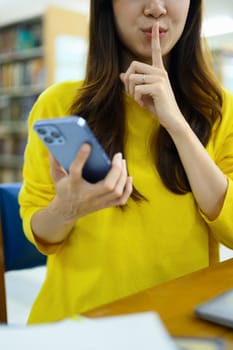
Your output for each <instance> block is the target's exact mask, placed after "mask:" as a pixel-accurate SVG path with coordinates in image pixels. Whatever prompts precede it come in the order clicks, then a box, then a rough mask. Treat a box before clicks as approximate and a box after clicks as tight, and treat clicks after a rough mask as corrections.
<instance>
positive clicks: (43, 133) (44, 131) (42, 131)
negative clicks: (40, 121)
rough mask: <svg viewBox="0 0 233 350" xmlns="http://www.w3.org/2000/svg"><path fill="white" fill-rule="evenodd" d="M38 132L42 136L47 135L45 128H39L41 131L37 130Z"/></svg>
mask: <svg viewBox="0 0 233 350" xmlns="http://www.w3.org/2000/svg"><path fill="white" fill-rule="evenodd" d="M37 132H38V133H39V134H40V135H45V134H46V132H47V131H46V129H44V128H39V129H37Z"/></svg>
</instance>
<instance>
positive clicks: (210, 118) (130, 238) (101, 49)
mask: <svg viewBox="0 0 233 350" xmlns="http://www.w3.org/2000/svg"><path fill="white" fill-rule="evenodd" d="M201 19H202V1H201V0H190V1H189V0H177V1H173V0H112V1H109V0H91V8H90V42H89V44H90V47H89V56H88V61H87V70H86V78H85V80H84V81H83V82H77V81H69V82H64V83H60V84H57V85H54V86H51V87H50V88H49V89H47V90H46V91H45V92H44V93H43V94H42V95H41V96H40V98H39V99H38V101H37V102H36V104H35V105H34V107H33V109H32V111H31V114H30V118H29V138H28V144H27V147H26V151H25V164H24V170H23V174H24V184H23V187H22V190H21V193H20V205H21V215H22V218H23V224H24V230H25V234H26V236H27V237H28V239H29V240H30V241H31V242H33V243H34V244H35V245H36V247H37V248H38V249H39V250H40V251H41V252H43V253H44V254H46V255H48V266H47V275H46V279H45V282H44V284H43V286H42V289H41V291H40V293H39V295H38V297H37V299H36V301H35V304H34V305H33V308H32V311H31V314H30V317H29V323H38V322H49V321H56V320H60V319H62V318H65V317H69V316H72V315H74V314H76V313H82V312H85V311H87V310H90V309H93V308H95V307H97V306H100V305H102V304H105V303H109V302H112V301H113V300H116V299H118V298H122V297H125V296H127V295H130V294H133V293H136V292H138V291H140V290H143V289H146V288H149V287H152V286H154V285H157V284H160V283H163V282H165V281H168V280H171V279H174V278H177V277H179V276H182V275H185V274H188V273H190V272H192V271H195V270H198V269H201V268H203V267H206V266H208V265H209V264H212V263H214V262H216V261H217V259H218V243H217V241H218V242H221V243H223V244H225V245H227V246H229V247H233V220H232V217H233V181H232V179H233V118H232V117H233V97H232V95H231V94H230V93H229V92H227V91H225V90H224V89H222V88H221V87H220V85H219V84H218V82H217V81H216V79H215V78H214V75H213V73H212V72H211V70H210V69H209V62H207V61H206V59H205V57H206V52H205V51H204V50H203V45H202V40H201V37H200V33H201ZM69 114H76V115H81V116H82V117H84V118H86V120H87V121H88V124H89V126H90V127H91V129H92V130H93V132H94V133H95V135H96V136H97V138H98V139H99V141H100V143H101V144H102V145H103V147H104V148H105V150H106V152H107V153H108V155H109V157H111V159H112V167H111V169H110V171H109V173H108V174H107V176H106V177H105V179H104V180H102V181H99V182H98V183H96V184H90V183H88V182H87V181H85V180H84V179H83V178H82V168H83V166H84V164H85V162H86V160H87V158H88V156H89V154H90V146H88V145H87V144H85V145H83V147H82V148H81V149H80V151H79V152H78V154H77V156H76V159H75V160H74V162H73V163H72V165H71V167H70V171H69V174H68V173H66V172H65V171H64V169H62V168H61V166H60V165H59V164H58V163H57V162H56V161H55V159H54V158H53V157H51V156H49V154H48V151H47V150H46V148H45V146H43V144H42V142H41V141H40V140H39V138H38V137H37V135H36V134H35V132H34V131H33V130H32V126H33V124H34V122H35V121H36V120H37V119H43V118H53V117H56V118H57V117H61V118H62V117H66V116H68V115H69Z"/></svg>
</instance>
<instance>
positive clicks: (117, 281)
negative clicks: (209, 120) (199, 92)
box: [19, 81, 233, 323]
mask: <svg viewBox="0 0 233 350" xmlns="http://www.w3.org/2000/svg"><path fill="white" fill-rule="evenodd" d="M78 86H79V83H78V82H76V81H71V82H64V83H60V84H57V85H54V86H52V87H50V88H49V89H47V91H45V92H44V93H43V94H42V95H41V96H40V98H39V99H38V101H37V103H36V104H35V106H34V107H33V109H32V111H31V114H30V118H29V139H28V144H27V147H26V152H25V165H24V186H23V188H22V190H21V193H20V197H19V200H20V205H21V216H22V218H23V224H24V230H25V234H26V236H27V237H28V239H29V240H30V241H31V242H33V243H34V244H35V245H37V247H38V249H39V250H41V251H42V252H43V253H45V254H47V255H48V263H47V275H46V279H45V282H44V284H43V286H42V288H41V291H40V293H39V295H38V297H37V299H36V301H35V303H34V305H33V308H32V311H31V314H30V317H29V323H38V322H49V321H56V320H60V319H62V318H65V317H70V316H72V315H74V314H76V313H82V312H84V311H87V310H90V309H92V308H95V307H97V306H99V305H102V304H105V303H109V302H111V301H113V300H116V299H118V298H122V297H125V296H127V295H130V294H132V293H136V292H138V291H140V290H143V289H146V288H149V287H152V286H154V285H157V284H160V283H162V282H165V281H168V280H171V279H174V278H177V277H179V276H182V275H185V274H187V273H190V272H192V271H195V270H198V269H201V268H203V267H206V266H208V265H209V264H210V256H212V257H214V259H215V260H216V259H217V255H216V254H215V252H216V247H217V243H216V241H214V244H212V245H210V238H209V237H215V238H216V240H217V241H221V242H222V243H224V244H226V245H228V246H229V247H233V183H232V179H233V96H232V95H231V94H229V93H228V92H226V91H224V105H223V119H222V122H221V125H220V127H219V128H218V129H217V128H216V130H214V132H213V135H212V138H211V140H210V142H209V144H208V147H207V150H208V152H209V154H210V156H211V157H212V158H213V159H214V160H215V162H216V163H217V164H218V166H219V167H220V168H221V169H222V171H223V172H224V173H225V174H226V175H227V177H228V179H229V186H228V191H227V195H226V198H225V202H224V206H223V209H222V211H221V213H220V215H219V217H218V218H217V219H216V220H214V221H212V222H210V221H208V220H207V218H206V217H205V216H204V215H203V214H201V212H200V210H199V209H198V207H197V204H196V203H195V200H194V198H193V195H192V194H191V193H188V194H186V195H176V194H174V193H172V192H170V191H169V190H168V189H166V188H165V187H164V185H163V184H162V182H161V180H160V177H159V175H158V173H157V171H156V169H155V168H154V166H153V165H152V159H151V155H150V152H149V148H148V144H149V138H150V134H151V131H152V130H153V129H155V128H157V127H158V122H157V121H156V118H155V117H154V116H153V115H152V114H150V112H148V111H147V110H146V109H144V108H141V107H140V106H138V105H137V104H136V103H135V102H134V101H133V99H131V98H130V97H128V96H125V103H126V106H127V107H126V110H127V122H128V135H127V145H126V159H127V164H128V168H129V173H130V175H132V177H133V182H134V184H135V186H136V188H137V189H138V190H139V191H140V192H141V193H142V194H143V195H144V196H145V197H146V198H147V199H148V202H146V201H144V202H141V203H139V204H138V203H135V202H134V201H133V200H131V199H130V200H129V201H128V206H127V209H126V210H124V211H122V210H120V209H119V208H108V209H104V210H100V211H98V212H96V213H93V214H90V215H87V216H85V217H83V218H81V219H79V220H78V221H77V222H76V225H75V226H74V228H73V230H72V232H71V233H70V235H69V237H68V238H67V240H66V241H65V242H64V243H63V244H62V245H59V246H49V247H44V246H38V244H37V243H36V242H35V240H34V237H33V234H32V232H31V227H30V220H31V217H32V215H33V213H35V212H36V211H37V210H39V209H41V208H43V207H45V206H46V205H47V204H48V203H49V201H51V199H52V198H53V197H54V193H55V192H54V186H53V183H52V180H51V177H50V171H49V161H48V153H47V150H46V148H45V147H44V146H43V144H42V142H41V141H40V140H39V138H38V137H37V135H36V134H35V132H34V131H33V130H32V125H33V123H34V122H35V120H37V119H43V118H48V117H51V118H52V117H60V116H65V115H67V114H68V111H69V107H70V104H71V102H72V100H73V98H74V96H75V94H76V93H77V89H78ZM190 157H191V155H190ZM212 241H213V239H212ZM212 243H213V242H212ZM209 247H211V249H209Z"/></svg>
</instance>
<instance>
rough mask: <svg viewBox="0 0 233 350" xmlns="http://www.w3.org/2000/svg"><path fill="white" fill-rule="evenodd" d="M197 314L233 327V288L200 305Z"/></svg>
mask: <svg viewBox="0 0 233 350" xmlns="http://www.w3.org/2000/svg"><path fill="white" fill-rule="evenodd" d="M195 314H196V315H197V316H198V317H200V318H201V319H204V320H207V321H210V322H214V323H218V324H220V325H223V326H227V327H231V328H233V289H229V290H228V291H226V292H224V293H221V294H219V295H218V296H216V297H214V298H212V299H209V300H207V301H206V302H205V303H203V304H200V305H198V306H197V307H196V308H195Z"/></svg>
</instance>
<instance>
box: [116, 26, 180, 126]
mask: <svg viewBox="0 0 233 350" xmlns="http://www.w3.org/2000/svg"><path fill="white" fill-rule="evenodd" d="M151 46H152V65H149V64H145V63H142V62H138V61H133V62H132V63H131V64H130V66H129V68H128V69H127V71H126V72H125V73H121V74H120V78H121V80H122V82H123V83H124V86H125V90H126V92H127V93H128V94H129V95H130V96H132V97H133V98H134V100H135V101H136V102H137V103H138V104H139V105H140V106H144V107H146V108H148V109H149V110H150V111H151V112H152V113H153V114H155V115H156V117H157V118H158V119H159V122H160V124H161V125H162V126H163V127H165V128H166V129H167V130H169V129H172V128H173V127H176V123H177V122H178V121H181V120H183V121H184V118H183V115H182V113H181V111H180V109H179V107H178V105H177V102H176V99H175V96H174V93H173V90H172V87H171V84H170V81H169V78H168V74H167V71H166V69H165V67H164V65H163V60H162V55H161V47H160V39H159V25H158V23H155V24H154V25H153V28H152V40H151Z"/></svg>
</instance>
